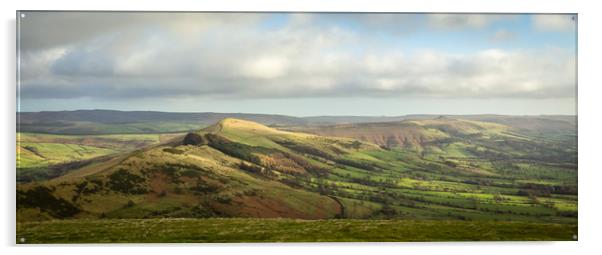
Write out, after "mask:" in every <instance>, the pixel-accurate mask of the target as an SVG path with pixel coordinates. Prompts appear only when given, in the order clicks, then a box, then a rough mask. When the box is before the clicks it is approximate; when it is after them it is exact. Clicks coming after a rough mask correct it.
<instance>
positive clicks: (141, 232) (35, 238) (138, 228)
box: [17, 219, 577, 243]
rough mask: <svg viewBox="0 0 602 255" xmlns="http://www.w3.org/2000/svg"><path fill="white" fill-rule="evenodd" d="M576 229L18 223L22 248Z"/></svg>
mask: <svg viewBox="0 0 602 255" xmlns="http://www.w3.org/2000/svg"><path fill="white" fill-rule="evenodd" d="M576 234H577V225H575V224H547V223H526V222H495V221H414V220H293V219H136V220H132V219H127V220H125V219H123V220H122V219H119V220H114V219H113V220H109V219H103V220H60V221H46V222H27V223H17V242H20V243H204V242H209V243H228V242H362V241H363V242H422V241H479V240H480V241H540V240H541V241H544V240H546V241H560V240H565V241H570V240H573V236H574V235H576Z"/></svg>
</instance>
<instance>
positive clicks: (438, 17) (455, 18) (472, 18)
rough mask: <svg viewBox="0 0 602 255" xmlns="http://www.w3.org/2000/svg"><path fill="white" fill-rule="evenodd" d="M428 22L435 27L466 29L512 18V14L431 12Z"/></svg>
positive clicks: (482, 26)
mask: <svg viewBox="0 0 602 255" xmlns="http://www.w3.org/2000/svg"><path fill="white" fill-rule="evenodd" d="M427 18H428V24H429V25H430V26H431V27H434V28H443V29H464V28H484V27H486V26H487V25H489V24H490V23H492V22H495V21H499V20H503V19H509V18H512V16H511V15H496V14H441V13H437V14H429V15H427Z"/></svg>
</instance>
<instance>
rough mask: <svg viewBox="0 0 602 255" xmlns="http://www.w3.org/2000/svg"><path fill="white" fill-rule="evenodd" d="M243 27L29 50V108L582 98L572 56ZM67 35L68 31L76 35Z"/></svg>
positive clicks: (311, 22)
mask: <svg viewBox="0 0 602 255" xmlns="http://www.w3.org/2000/svg"><path fill="white" fill-rule="evenodd" d="M236 15H239V14H229V15H226V16H223V14H219V13H217V14H204V13H200V14H194V15H184V16H182V17H180V16H179V15H176V16H169V15H168V16H161V17H155V16H152V17H146V16H141V17H138V18H136V19H134V18H131V20H130V21H128V22H125V20H121V21H120V22H124V23H123V24H120V25H119V26H117V27H104V26H100V27H99V28H98V29H99V30H100V31H102V32H99V33H88V34H82V35H69V36H68V37H69V38H70V39H69V40H65V39H63V38H59V39H56V38H49V40H48V41H47V42H45V43H44V44H43V45H42V44H39V45H34V44H31V43H29V42H24V44H25V45H28V46H27V47H25V49H24V50H23V54H22V60H21V62H22V68H21V70H22V87H21V96H22V97H24V98H102V99H119V98H179V97H187V98H199V99H202V98H300V97H306V98H310V97H405V96H424V97H446V98H464V97H474V98H490V97H523V98H561V97H562V98H563V97H571V96H574V86H575V80H574V77H575V70H574V65H575V59H574V58H575V56H574V54H573V53H572V52H570V51H566V50H562V49H555V48H546V49H539V50H500V49H489V50H481V51H475V52H473V53H466V54H461V55H458V54H449V53H446V52H443V51H441V50H437V49H430V50H429V49H424V50H420V51H410V50H404V49H403V48H401V47H399V48H393V49H392V48H390V47H382V48H381V47H369V48H368V50H358V49H364V46H365V45H371V43H374V38H370V36H368V34H366V33H368V32H366V31H365V30H357V29H350V28H349V27H348V26H349V25H348V24H346V23H343V24H341V23H339V22H325V21H324V20H323V17H322V18H316V17H315V15H305V14H295V15H291V16H290V17H288V20H287V23H286V24H285V25H284V26H282V27H280V28H278V29H274V30H271V31H269V32H266V31H265V30H264V29H263V28H262V26H261V24H262V23H263V22H265V21H266V19H267V18H269V17H267V18H266V17H265V16H264V15H257V16H255V15H252V14H246V15H242V16H241V17H236ZM30 16H32V15H28V16H27V17H28V18H29V17H30ZM123 16H128V15H123ZM468 16H472V15H468ZM484 16H486V17H487V18H491V17H490V15H484ZM109 18H111V19H117V18H118V17H114V16H109ZM391 18H393V17H390V16H388V17H373V16H362V18H361V20H362V21H361V22H368V21H367V20H372V21H370V22H375V23H371V24H376V23H378V22H381V23H383V22H384V23H386V21H385V20H388V19H391ZM54 19H61V17H60V16H57V17H55V18H54ZM66 19H67V20H71V21H74V19H75V18H74V17H67V18H66ZM375 19H376V20H378V22H377V21H375ZM142 20H143V21H142ZM30 22H31V21H30ZM53 22H55V23H57V24H58V23H60V24H65V25H67V24H71V25H69V26H74V27H78V28H76V29H73V30H74V31H81V28H80V27H87V28H90V29H91V26H93V25H94V24H90V25H82V24H78V23H69V22H66V21H60V22H59V21H53ZM95 22H99V21H98V20H96V21H95ZM358 22H360V21H358ZM466 22H468V23H467V24H469V25H468V26H476V27H479V26H483V22H490V21H483V20H481V18H476V19H475V18H474V17H472V18H468V21H466ZM466 22H465V23H466ZM84 23H85V22H84ZM456 23H461V22H456ZM32 25H33V24H32ZM69 26H68V27H66V28H65V27H63V28H61V29H63V30H70V29H69V28H70V27H69ZM30 27H31V28H33V27H35V26H30ZM48 29H51V30H61V29H58V28H52V27H48ZM94 29H97V28H94ZM27 33H28V34H29V36H30V37H28V38H29V39H27V40H34V39H35V40H41V39H44V38H43V36H51V35H53V33H50V32H48V33H44V34H42V35H38V37H35V36H34V34H33V33H32V32H31V31H28V32H27ZM61 35H64V34H61ZM31 36H34V37H31Z"/></svg>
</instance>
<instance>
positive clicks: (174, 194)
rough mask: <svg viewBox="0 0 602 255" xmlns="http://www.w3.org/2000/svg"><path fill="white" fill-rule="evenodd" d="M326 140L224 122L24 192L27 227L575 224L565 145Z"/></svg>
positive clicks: (370, 131)
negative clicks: (252, 222) (206, 222)
mask: <svg viewBox="0 0 602 255" xmlns="http://www.w3.org/2000/svg"><path fill="white" fill-rule="evenodd" d="M324 130H325V131H324V133H321V134H320V135H318V134H310V132H314V133H318V132H316V130H315V129H307V130H306V132H299V131H298V130H296V131H292V130H283V129H277V128H273V127H268V126H266V125H263V124H259V123H257V122H252V121H248V120H242V119H234V118H226V119H223V120H220V121H219V122H217V123H215V124H213V125H210V126H208V127H205V128H203V129H200V130H197V131H194V132H189V133H187V134H181V135H178V136H173V137H171V138H170V139H168V140H164V141H163V142H161V143H158V144H151V145H148V146H145V147H143V148H139V149H136V150H134V151H127V152H121V153H115V154H111V155H108V156H104V157H101V158H96V160H95V161H93V162H90V163H89V164H85V165H83V166H75V167H73V168H72V169H69V170H68V171H65V174H63V175H61V176H59V177H56V178H52V179H49V180H46V181H39V182H28V183H20V184H19V185H18V191H17V208H18V211H17V216H18V220H19V221H20V222H27V221H34V220H47V219H68V218H75V219H82V218H92V219H94V218H109V219H121V218H166V217H167V218H207V217H244V218H275V217H283V218H298V219H329V218H369V219H373V218H398V219H456V220H457V219H461V220H504V221H534V222H544V221H545V222H556V223H571V224H572V223H574V222H576V210H577V189H576V181H577V178H576V177H577V167H576V148H574V147H570V146H568V147H567V146H564V144H563V142H561V141H558V140H555V139H548V140H546V139H541V138H539V137H535V136H529V135H525V134H518V133H515V132H514V131H513V130H515V129H514V128H512V127H510V126H506V125H503V124H496V123H491V122H479V121H474V120H462V119H452V118H436V119H431V120H411V121H410V120H407V121H402V122H395V123H367V124H352V125H336V126H332V127H330V128H325V129H324ZM328 132H331V133H328ZM379 134H381V135H379ZM382 134H385V135H382ZM390 134H393V137H394V139H389V136H391V135H390ZM341 136H349V137H341ZM360 138H361V139H362V140H364V141H362V140H359V139H360ZM391 141H393V142H391Z"/></svg>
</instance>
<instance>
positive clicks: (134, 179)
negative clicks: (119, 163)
mask: <svg viewBox="0 0 602 255" xmlns="http://www.w3.org/2000/svg"><path fill="white" fill-rule="evenodd" d="M145 181H146V180H145V178H144V177H142V176H139V175H136V174H132V173H130V172H129V171H127V170H125V169H123V168H121V169H119V170H117V171H115V172H114V173H112V174H111V175H109V181H108V183H107V186H108V187H109V188H110V189H111V190H113V191H117V192H121V193H124V194H144V193H147V192H148V188H147V187H146V185H145Z"/></svg>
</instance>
